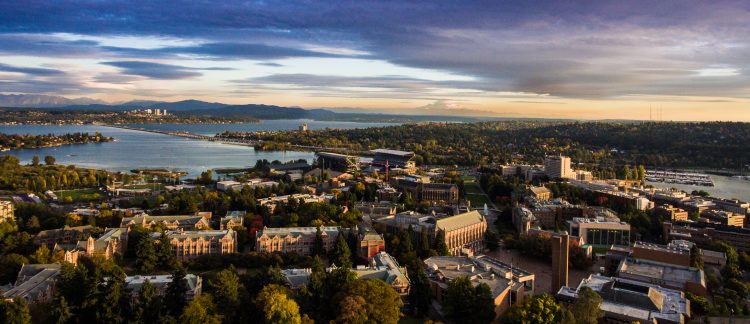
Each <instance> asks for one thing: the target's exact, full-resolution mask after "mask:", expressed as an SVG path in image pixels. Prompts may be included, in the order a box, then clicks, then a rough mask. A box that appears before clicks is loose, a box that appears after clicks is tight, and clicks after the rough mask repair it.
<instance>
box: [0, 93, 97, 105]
mask: <svg viewBox="0 0 750 324" xmlns="http://www.w3.org/2000/svg"><path fill="white" fill-rule="evenodd" d="M90 104H107V103H106V102H104V101H101V100H96V99H91V98H75V99H68V98H65V97H58V96H46V95H31V94H10V95H4V94H0V107H29V108H53V107H63V106H71V105H90Z"/></svg>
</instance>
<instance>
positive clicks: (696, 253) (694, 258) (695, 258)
mask: <svg viewBox="0 0 750 324" xmlns="http://www.w3.org/2000/svg"><path fill="white" fill-rule="evenodd" d="M690 266H691V267H693V268H698V269H701V270H703V258H702V257H701V250H700V249H699V248H698V246H697V245H695V244H693V247H691V248H690Z"/></svg>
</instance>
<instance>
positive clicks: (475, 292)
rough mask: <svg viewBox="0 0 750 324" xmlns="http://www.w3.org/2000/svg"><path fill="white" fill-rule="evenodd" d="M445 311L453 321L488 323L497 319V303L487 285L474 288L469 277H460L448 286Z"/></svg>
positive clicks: (444, 303) (444, 305)
mask: <svg viewBox="0 0 750 324" xmlns="http://www.w3.org/2000/svg"><path fill="white" fill-rule="evenodd" d="M443 309H444V310H445V314H446V316H448V317H449V318H452V319H456V320H459V319H467V320H469V321H470V322H472V323H488V322H490V321H492V319H493V318H495V303H494V300H493V298H492V291H491V290H490V287H489V286H487V284H480V285H478V286H477V287H473V285H472V284H471V280H470V279H469V278H468V277H458V278H456V279H453V280H452V281H451V282H450V283H449V284H448V291H447V292H446V297H445V300H444V301H443Z"/></svg>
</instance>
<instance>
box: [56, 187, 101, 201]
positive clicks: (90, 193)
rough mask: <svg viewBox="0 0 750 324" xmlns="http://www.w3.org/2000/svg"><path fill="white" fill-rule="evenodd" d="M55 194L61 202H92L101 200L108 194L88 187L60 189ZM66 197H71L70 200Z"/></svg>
mask: <svg viewBox="0 0 750 324" xmlns="http://www.w3.org/2000/svg"><path fill="white" fill-rule="evenodd" d="M55 195H57V198H58V199H59V200H60V201H61V202H90V201H100V200H102V199H104V198H105V197H107V195H106V194H105V193H104V192H102V191H101V190H99V189H96V188H87V189H75V190H60V191H56V192H55ZM66 197H70V200H68V199H67V198H66Z"/></svg>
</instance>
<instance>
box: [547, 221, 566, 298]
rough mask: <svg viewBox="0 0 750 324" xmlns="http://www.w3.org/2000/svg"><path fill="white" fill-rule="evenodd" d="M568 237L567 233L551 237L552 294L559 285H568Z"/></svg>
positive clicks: (558, 288)
mask: <svg viewBox="0 0 750 324" xmlns="http://www.w3.org/2000/svg"><path fill="white" fill-rule="evenodd" d="M569 248H570V237H569V236H568V235H567V234H564V235H555V236H553V237H552V291H551V293H552V294H555V293H557V291H558V290H560V287H563V286H565V287H567V286H568V253H569V252H568V249H569Z"/></svg>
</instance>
